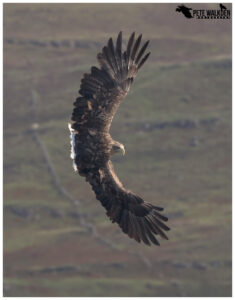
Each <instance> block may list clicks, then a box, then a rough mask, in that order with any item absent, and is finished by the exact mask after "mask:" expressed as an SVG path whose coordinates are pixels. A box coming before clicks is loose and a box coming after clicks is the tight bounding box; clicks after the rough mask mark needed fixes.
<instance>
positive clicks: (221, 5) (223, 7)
mask: <svg viewBox="0 0 235 300" xmlns="http://www.w3.org/2000/svg"><path fill="white" fill-rule="evenodd" d="M219 6H220V9H221V10H223V9H227V8H226V6H224V5H223V4H220V5H219Z"/></svg>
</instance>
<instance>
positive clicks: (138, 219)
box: [70, 32, 169, 245]
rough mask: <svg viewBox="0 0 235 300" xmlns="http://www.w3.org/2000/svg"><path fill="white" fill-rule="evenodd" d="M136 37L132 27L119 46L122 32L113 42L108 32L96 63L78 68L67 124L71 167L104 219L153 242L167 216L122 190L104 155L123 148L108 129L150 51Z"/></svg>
mask: <svg viewBox="0 0 235 300" xmlns="http://www.w3.org/2000/svg"><path fill="white" fill-rule="evenodd" d="M141 39H142V35H140V36H139V37H138V38H137V39H136V40H135V33H133V34H132V35H131V37H130V39H129V41H128V44H127V49H126V51H124V52H123V51H122V33H121V32H120V33H119V35H118V38H117V42H116V46H114V43H113V40H112V38H110V39H109V41H108V44H107V46H105V47H103V49H102V52H101V53H99V54H98V55H97V59H98V62H99V64H100V69H98V68H96V67H92V68H91V73H90V74H84V77H83V79H82V81H81V86H80V90H79V93H80V95H81V96H80V97H78V98H77V99H76V101H75V102H74V106H75V108H74V110H73V114H72V121H74V123H73V124H72V125H71V126H70V130H71V139H72V142H71V144H72V153H71V157H72V159H73V161H74V168H75V170H77V171H78V172H79V174H80V175H81V176H84V177H85V178H86V181H88V182H89V183H90V184H91V186H92V189H93V191H94V192H95V194H96V198H97V199H98V200H99V201H100V202H101V204H102V205H103V206H104V207H105V209H106V211H107V215H108V217H109V218H110V220H111V221H112V222H113V223H117V224H118V225H119V226H120V227H121V229H122V231H123V232H124V233H126V234H128V236H129V237H130V238H133V239H135V240H136V241H137V242H141V241H143V242H144V243H145V244H147V245H150V244H151V243H153V244H155V245H159V242H158V240H157V239H156V235H160V236H161V237H162V238H164V239H168V238H167V236H166V234H165V233H164V231H168V230H169V228H168V227H167V226H166V225H165V224H164V222H166V221H167V218H166V217H165V216H163V215H161V214H160V213H159V211H162V210H163V208H161V207H158V206H155V205H152V204H150V203H148V202H145V201H143V200H142V199H141V198H140V197H139V196H137V195H135V194H134V193H132V192H131V191H128V190H126V189H125V188H124V187H123V185H122V183H121V182H120V181H119V179H118V178H117V176H116V174H115V172H114V170H113V165H112V163H111V161H110V158H111V156H112V155H113V154H114V153H115V152H117V151H119V150H122V151H124V146H123V145H122V144H120V143H118V142H116V141H114V140H113V139H112V138H111V136H110V134H109V129H110V126H111V123H112V119H113V116H114V114H115V113H116V110H117V109H118V106H119V105H120V103H121V101H122V100H123V99H124V98H125V96H126V94H127V92H128V90H129V88H130V86H131V84H132V82H133V79H134V78H135V76H136V74H137V72H138V70H139V69H140V67H141V66H142V65H143V64H144V62H145V61H146V60H147V58H148V57H149V55H150V52H149V53H147V54H145V55H144V53H145V50H146V48H147V46H148V43H149V41H147V42H146V43H145V44H144V45H143V46H142V47H140V44H141Z"/></svg>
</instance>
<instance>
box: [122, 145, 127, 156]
mask: <svg viewBox="0 0 235 300" xmlns="http://www.w3.org/2000/svg"><path fill="white" fill-rule="evenodd" d="M125 154H126V151H125V148H124V147H123V148H122V155H123V156H124V155H125Z"/></svg>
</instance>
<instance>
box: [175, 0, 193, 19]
mask: <svg viewBox="0 0 235 300" xmlns="http://www.w3.org/2000/svg"><path fill="white" fill-rule="evenodd" d="M190 10H192V8H189V7H186V6H185V5H183V4H182V5H179V6H178V7H177V8H176V10H175V11H177V12H182V14H183V15H184V16H185V17H186V18H188V19H191V18H193V16H192V14H191V12H190Z"/></svg>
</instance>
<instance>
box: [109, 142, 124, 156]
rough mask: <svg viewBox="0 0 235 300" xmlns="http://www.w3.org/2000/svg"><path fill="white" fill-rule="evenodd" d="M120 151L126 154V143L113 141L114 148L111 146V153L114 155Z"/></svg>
mask: <svg viewBox="0 0 235 300" xmlns="http://www.w3.org/2000/svg"><path fill="white" fill-rule="evenodd" d="M120 152H121V153H122V155H125V148H124V145H123V144H121V143H119V142H116V141H113V144H112V148H111V155H114V154H116V153H120Z"/></svg>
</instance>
